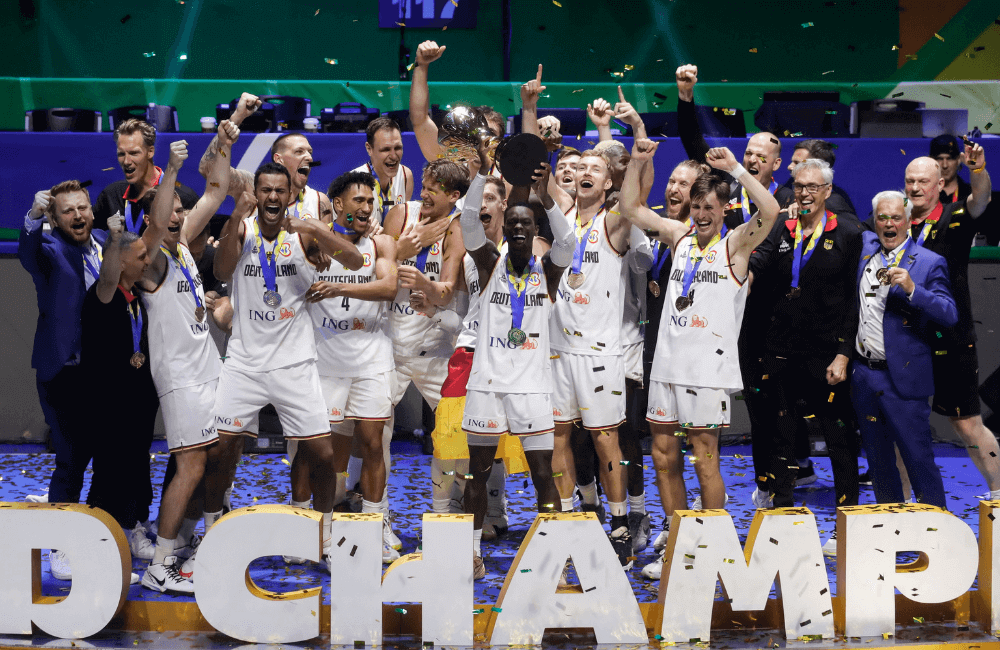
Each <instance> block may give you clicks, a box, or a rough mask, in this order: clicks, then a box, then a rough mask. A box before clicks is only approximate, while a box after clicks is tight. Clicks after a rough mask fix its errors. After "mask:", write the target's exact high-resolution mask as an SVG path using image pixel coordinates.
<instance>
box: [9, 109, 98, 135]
mask: <svg viewBox="0 0 1000 650" xmlns="http://www.w3.org/2000/svg"><path fill="white" fill-rule="evenodd" d="M24 130H25V131H35V132H39V131H81V132H84V133H100V132H101V111H92V110H90V109H86V108H36V109H35V110H31V111H25V112H24Z"/></svg>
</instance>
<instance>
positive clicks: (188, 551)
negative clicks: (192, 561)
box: [174, 533, 201, 560]
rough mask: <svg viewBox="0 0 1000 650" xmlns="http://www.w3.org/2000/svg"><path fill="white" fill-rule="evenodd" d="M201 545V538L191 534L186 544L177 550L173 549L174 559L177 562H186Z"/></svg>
mask: <svg viewBox="0 0 1000 650" xmlns="http://www.w3.org/2000/svg"><path fill="white" fill-rule="evenodd" d="M200 545H201V537H200V536H199V535H195V534H194V533H192V534H191V539H190V541H188V543H187V544H185V545H184V546H181V547H179V548H175V549H174V557H176V558H177V559H178V560H186V559H188V558H189V557H191V556H193V555H194V554H195V553H197V552H198V547H199V546H200Z"/></svg>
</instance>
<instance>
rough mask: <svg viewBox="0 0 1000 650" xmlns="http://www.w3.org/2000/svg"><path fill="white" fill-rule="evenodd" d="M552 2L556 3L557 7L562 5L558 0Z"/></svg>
mask: <svg viewBox="0 0 1000 650" xmlns="http://www.w3.org/2000/svg"><path fill="white" fill-rule="evenodd" d="M552 4H554V5H555V6H557V7H561V6H562V4H561V3H560V2H558V1H557V0H552Z"/></svg>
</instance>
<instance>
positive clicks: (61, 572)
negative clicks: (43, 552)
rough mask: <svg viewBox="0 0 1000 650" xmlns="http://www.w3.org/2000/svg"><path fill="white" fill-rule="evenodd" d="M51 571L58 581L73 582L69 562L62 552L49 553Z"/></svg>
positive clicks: (53, 551) (52, 551)
mask: <svg viewBox="0 0 1000 650" xmlns="http://www.w3.org/2000/svg"><path fill="white" fill-rule="evenodd" d="M49 571H50V572H51V573H52V577H53V578H55V579H56V580H72V579H73V573H72V571H70V568H69V560H67V559H66V554H65V553H63V552H62V551H57V550H54V549H53V550H51V551H49Z"/></svg>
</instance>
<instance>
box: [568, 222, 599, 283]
mask: <svg viewBox="0 0 1000 650" xmlns="http://www.w3.org/2000/svg"><path fill="white" fill-rule="evenodd" d="M604 210H605V208H603V207H602V208H601V209H600V210H599V211H598V212H597V214H595V215H594V217H593V218H592V219H591V220H590V221H588V222H587V223H586V224H582V223H580V206H579V205H577V206H576V240H577V245H576V250H574V251H573V264H572V266H571V267H570V272H572V273H579V272H580V267H581V266H583V251H584V250H585V249H586V248H587V240H588V239H590V231H591V230H593V229H594V222H595V221H597V218H598V217H599V216H601V215H602V214H604ZM584 226H586V228H587V230H586V232H584V230H583V229H584Z"/></svg>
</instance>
